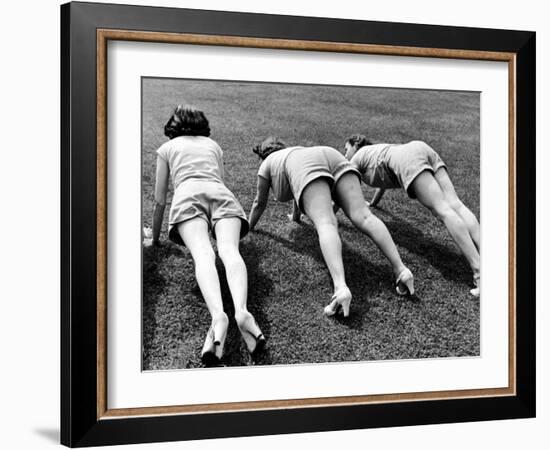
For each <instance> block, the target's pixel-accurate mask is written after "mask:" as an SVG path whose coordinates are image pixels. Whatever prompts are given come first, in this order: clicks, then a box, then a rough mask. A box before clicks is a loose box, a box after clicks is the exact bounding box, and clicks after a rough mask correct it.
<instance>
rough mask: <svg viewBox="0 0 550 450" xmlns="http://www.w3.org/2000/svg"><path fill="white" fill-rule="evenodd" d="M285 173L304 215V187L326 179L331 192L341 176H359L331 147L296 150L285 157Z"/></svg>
mask: <svg viewBox="0 0 550 450" xmlns="http://www.w3.org/2000/svg"><path fill="white" fill-rule="evenodd" d="M285 171H286V174H287V177H288V181H289V183H290V187H291V188H292V193H293V195H294V199H295V200H296V202H297V203H298V206H299V207H300V209H301V210H302V212H304V213H305V211H304V208H303V206H302V194H303V192H304V189H305V187H306V186H307V185H308V184H309V183H311V182H312V181H313V180H316V179H317V178H326V179H327V181H328V183H329V185H330V188H331V190H332V189H333V188H334V186H336V183H338V180H339V179H340V178H341V177H342V175H344V174H346V173H348V172H351V173H354V174H356V175H357V177H358V178H359V180H360V179H361V174H360V173H359V171H358V170H357V169H356V168H355V166H354V165H353V164H351V163H350V162H349V161H348V160H347V159H346V158H345V157H344V155H342V154H341V153H340V152H339V151H338V150H336V149H334V148H332V147H322V146H318V147H303V148H297V149H296V150H294V151H292V153H290V154H289V155H288V156H287V159H286V161H285Z"/></svg>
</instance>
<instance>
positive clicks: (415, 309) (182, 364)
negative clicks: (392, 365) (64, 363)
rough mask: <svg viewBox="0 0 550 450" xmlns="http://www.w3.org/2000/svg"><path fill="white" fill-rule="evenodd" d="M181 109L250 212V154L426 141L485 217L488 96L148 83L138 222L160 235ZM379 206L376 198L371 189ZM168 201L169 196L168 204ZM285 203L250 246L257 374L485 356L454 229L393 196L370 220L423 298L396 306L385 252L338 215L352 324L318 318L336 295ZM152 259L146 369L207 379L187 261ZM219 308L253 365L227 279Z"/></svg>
mask: <svg viewBox="0 0 550 450" xmlns="http://www.w3.org/2000/svg"><path fill="white" fill-rule="evenodd" d="M178 103H189V104H193V105H195V106H196V107H198V108H200V109H202V110H203V111H204V112H205V114H206V116H207V117H208V119H209V121H210V126H211V129H212V136H211V137H212V138H213V139H214V140H216V141H217V142H218V143H219V144H220V146H221V147H222V149H223V150H224V158H225V177H226V184H227V186H228V187H229V188H230V189H231V190H232V191H233V192H234V193H235V195H236V196H237V198H238V199H239V201H240V202H241V203H242V205H243V207H244V208H245V210H246V211H247V213H248V212H249V211H250V207H251V204H252V201H253V199H254V195H255V186H256V173H257V170H258V166H259V160H258V158H257V157H256V155H254V154H253V153H252V145H253V144H255V143H256V142H258V141H260V140H262V139H263V138H265V137H266V136H267V135H278V136H280V137H281V138H282V139H284V140H285V141H286V142H287V143H288V144H289V145H313V144H321V145H329V146H333V147H335V148H339V149H341V148H342V146H343V141H344V139H345V138H346V137H347V136H348V135H349V134H351V133H354V132H363V133H364V134H366V135H367V136H369V137H370V138H371V139H372V140H373V141H374V142H406V141H409V140H413V139H419V140H423V141H426V142H427V143H428V144H429V145H431V146H432V147H433V148H434V149H435V150H436V151H437V152H438V153H439V154H440V155H441V157H442V158H443V160H444V161H445V162H446V163H447V165H448V167H449V173H450V176H451V179H452V180H453V182H454V184H455V188H456V191H457V193H458V195H459V197H460V198H461V199H462V200H463V202H464V203H465V204H466V205H467V206H469V207H470V208H471V210H472V211H473V212H474V214H475V215H476V216H477V217H478V218H479V169H480V163H479V94H477V93H470V92H443V91H423V90H403V89H379V88H349V87H323V86H307V85H306V86H304V85H280V84H259V83H258V84H256V83H241V82H208V81H188V80H170V79H144V80H143V137H142V142H143V147H142V152H143V168H142V170H143V178H142V192H143V211H144V215H145V216H144V219H143V220H144V224H145V225H150V224H151V213H152V210H153V189H154V182H155V179H154V178H155V161H156V155H155V150H156V149H157V148H158V147H159V146H160V145H161V144H162V143H163V142H165V140H166V138H165V137H164V135H163V127H164V124H165V122H166V121H167V120H168V117H169V116H170V114H171V113H172V111H173V109H174V107H175V106H176V104H178ZM363 189H364V192H365V195H366V196H367V197H370V196H371V195H372V190H370V189H369V188H366V187H363ZM170 196H171V194H169V200H170ZM290 208H291V206H290V203H288V204H284V203H278V202H275V201H274V200H273V199H272V198H271V199H270V202H269V205H268V208H267V210H266V212H265V213H264V216H263V217H262V219H261V221H260V222H259V224H258V226H257V231H256V232H253V233H249V234H248V236H246V237H245V238H244V239H243V240H242V242H241V253H242V255H243V258H244V260H245V262H246V265H247V268H248V275H249V297H248V305H249V309H250V311H251V312H252V314H254V316H255V317H256V320H257V321H258V324H259V325H260V328H261V329H262V331H263V333H264V335H265V336H266V337H267V339H268V345H267V349H266V352H265V353H264V354H263V355H262V356H261V357H260V358H258V360H257V361H254V363H256V364H294V363H313V362H316V363H317V362H336V361H362V360H383V359H408V358H434V357H457V356H474V355H479V353H480V335H479V333H480V327H479V324H480V322H479V319H480V318H479V311H480V308H479V300H478V299H474V298H473V297H471V296H470V294H469V289H470V287H471V279H472V276H471V272H470V270H469V267H468V265H467V263H466V261H465V260H464V258H463V257H462V256H461V255H460V253H459V251H458V249H457V247H456V246H455V244H454V242H453V241H452V240H451V238H450V236H449V235H448V233H447V231H446V229H445V228H444V227H443V225H441V224H440V223H439V222H438V221H437V220H436V219H435V218H433V217H432V215H431V214H430V213H429V212H428V211H427V210H426V209H424V208H423V207H422V206H421V205H420V204H419V203H418V202H416V201H412V200H410V199H409V198H408V197H407V196H406V194H405V193H404V192H403V191H401V190H394V191H388V192H386V194H385V196H384V198H383V200H382V202H381V203H380V208H377V209H374V210H373V211H374V212H375V214H376V215H378V217H380V218H381V219H382V220H383V221H384V222H385V223H386V225H387V226H388V228H389V230H390V232H391V234H392V236H393V238H394V240H395V242H396V244H397V246H398V248H399V251H400V253H401V256H402V258H403V261H404V263H405V264H406V265H407V266H408V267H409V268H410V269H411V270H412V272H413V274H414V275H415V289H416V290H417V295H416V296H415V297H413V298H403V297H399V296H398V295H397V294H395V291H394V289H393V282H394V279H393V275H392V272H391V267H390V265H389V264H388V263H387V261H386V260H385V258H384V257H383V256H382V254H381V252H380V251H379V250H378V249H377V247H376V246H375V245H374V244H373V243H372V242H371V241H370V240H369V239H368V238H367V237H366V236H364V235H362V234H361V233H360V232H359V231H357V230H355V229H354V227H353V225H352V224H351V222H349V220H348V219H347V218H346V217H345V216H344V215H343V214H342V213H341V212H339V213H338V220H339V228H340V234H341V237H342V241H343V256H344V264H345V269H346V277H347V280H348V284H349V287H350V289H351V291H352V294H353V300H352V303H351V315H350V317H349V318H347V319H335V318H328V317H325V316H324V315H323V307H324V306H325V305H326V304H327V303H328V302H329V299H330V296H331V293H332V291H331V282H330V277H329V274H328V271H327V269H326V266H325V264H324V262H323V258H322V256H321V252H320V249H319V244H318V242H317V236H316V233H315V230H314V228H313V227H312V225H311V223H309V222H307V221H306V222H305V223H303V224H301V225H298V224H294V223H290V222H289V221H288V219H287V213H289V212H290ZM168 209H169V208H167V211H166V217H165V222H164V224H163V233H162V235H161V238H162V239H163V240H164V241H165V246H164V247H163V248H160V249H152V248H144V251H143V318H142V320H143V350H142V351H143V369H145V370H159V369H181V368H189V367H201V362H200V351H201V348H202V344H203V341H204V338H205V336H206V332H207V330H208V327H209V325H210V316H209V314H208V311H207V309H206V306H205V304H204V301H203V300H202V297H201V294H200V291H199V289H198V286H197V283H196V281H195V276H194V268H193V261H192V259H191V256H190V254H189V252H188V251H187V250H186V249H185V248H183V247H180V246H176V245H174V244H172V243H169V242H168V241H167V223H168ZM218 270H219V273H220V277H221V279H222V289H223V300H224V307H225V310H226V312H227V313H228V315H229V317H230V325H229V331H228V336H227V340H226V345H225V356H224V363H225V364H227V365H231V366H238V365H246V364H250V363H251V361H250V357H249V356H248V353H247V351H246V349H245V346H244V343H242V340H241V337H240V334H239V332H238V329H237V326H236V324H235V322H234V320H233V319H232V315H233V306H232V302H231V297H230V294H229V290H228V288H227V283H226V281H225V279H224V270H223V266H222V265H221V263H219V264H218Z"/></svg>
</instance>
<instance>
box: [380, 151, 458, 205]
mask: <svg viewBox="0 0 550 450" xmlns="http://www.w3.org/2000/svg"><path fill="white" fill-rule="evenodd" d="M388 167H389V168H390V169H391V170H392V171H393V172H394V173H395V174H396V176H397V178H398V179H399V183H400V184H401V186H403V188H404V189H405V191H407V194H408V195H409V197H411V198H416V194H415V193H414V189H412V186H411V183H412V182H413V181H414V179H415V178H416V177H417V176H418V175H420V174H421V173H422V172H424V171H425V170H428V171H430V172H432V173H435V172H437V170H439V169H440V168H441V167H447V166H446V165H445V163H444V162H443V160H442V159H441V157H440V156H439V155H438V154H437V153H436V152H435V150H434V149H433V148H431V147H430V146H429V145H428V144H426V143H425V142H423V141H411V142H408V143H407V144H402V145H392V146H391V149H390V155H389V158H388ZM409 188H411V189H409Z"/></svg>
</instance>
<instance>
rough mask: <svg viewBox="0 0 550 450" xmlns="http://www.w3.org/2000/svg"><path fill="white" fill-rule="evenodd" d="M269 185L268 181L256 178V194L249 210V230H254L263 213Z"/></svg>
mask: <svg viewBox="0 0 550 450" xmlns="http://www.w3.org/2000/svg"><path fill="white" fill-rule="evenodd" d="M270 185H271V183H270V181H269V180H266V179H265V178H263V177H258V192H257V193H256V198H255V199H254V203H253V204H252V209H251V210H250V218H249V219H248V222H249V223H250V230H254V227H255V226H256V224H257V223H258V220H260V217H262V214H263V213H264V211H265V208H266V206H267V199H268V197H269V187H270Z"/></svg>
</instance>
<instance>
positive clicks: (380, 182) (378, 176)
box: [351, 144, 401, 189]
mask: <svg viewBox="0 0 550 450" xmlns="http://www.w3.org/2000/svg"><path fill="white" fill-rule="evenodd" d="M391 147H392V145H391V144H374V145H365V146H364V147H361V148H360V149H359V150H357V152H356V153H355V155H353V157H352V158H351V163H352V164H353V165H354V166H355V167H357V170H359V172H361V178H362V179H363V181H364V182H365V183H366V184H368V185H369V186H372V187H375V188H382V189H394V188H399V187H401V185H400V184H399V179H398V178H397V176H396V174H395V173H394V172H393V170H391V168H390V167H389V166H388V161H389V156H390V155H389V151H390V148H391Z"/></svg>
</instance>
